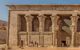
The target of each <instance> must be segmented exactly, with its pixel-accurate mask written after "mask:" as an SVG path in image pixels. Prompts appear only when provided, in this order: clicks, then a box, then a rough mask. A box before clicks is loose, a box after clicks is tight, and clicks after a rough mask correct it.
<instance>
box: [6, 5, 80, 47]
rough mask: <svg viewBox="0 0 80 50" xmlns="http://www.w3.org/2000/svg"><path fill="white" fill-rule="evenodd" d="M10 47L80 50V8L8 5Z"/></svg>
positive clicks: (72, 6)
mask: <svg viewBox="0 0 80 50" xmlns="http://www.w3.org/2000/svg"><path fill="white" fill-rule="evenodd" d="M8 7H9V27H8V41H7V44H8V46H9V47H11V48H14V47H18V48H22V47H80V5H8Z"/></svg>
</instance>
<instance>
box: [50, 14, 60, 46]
mask: <svg viewBox="0 0 80 50" xmlns="http://www.w3.org/2000/svg"><path fill="white" fill-rule="evenodd" d="M51 19H52V32H53V46H54V47H57V33H58V30H59V26H58V24H57V22H58V19H59V16H57V15H52V16H51Z"/></svg>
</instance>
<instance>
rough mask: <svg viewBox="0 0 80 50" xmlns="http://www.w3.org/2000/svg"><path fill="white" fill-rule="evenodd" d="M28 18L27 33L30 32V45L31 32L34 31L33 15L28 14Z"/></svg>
mask: <svg viewBox="0 0 80 50" xmlns="http://www.w3.org/2000/svg"><path fill="white" fill-rule="evenodd" d="M26 20H27V34H28V46H29V43H30V35H29V33H30V32H31V31H32V16H31V15H26Z"/></svg>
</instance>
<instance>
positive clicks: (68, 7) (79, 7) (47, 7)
mask: <svg viewBox="0 0 80 50" xmlns="http://www.w3.org/2000/svg"><path fill="white" fill-rule="evenodd" d="M7 6H9V7H10V9H9V10H27V11H29V10H34V11H41V10H57V11H72V10H80V5H76V4H75V5H7Z"/></svg>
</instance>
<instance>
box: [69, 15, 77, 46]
mask: <svg viewBox="0 0 80 50" xmlns="http://www.w3.org/2000/svg"><path fill="white" fill-rule="evenodd" d="M77 20H78V16H77V15H72V16H71V21H72V24H71V28H70V29H71V32H72V37H71V45H70V46H71V47H73V46H74V40H75V38H74V36H75V33H76V30H77Z"/></svg>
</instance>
